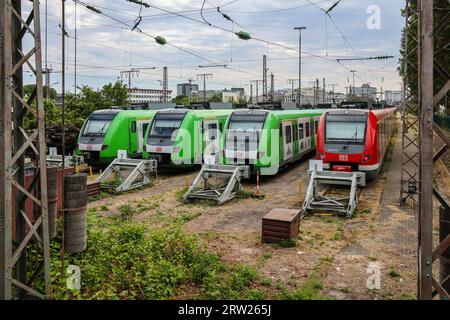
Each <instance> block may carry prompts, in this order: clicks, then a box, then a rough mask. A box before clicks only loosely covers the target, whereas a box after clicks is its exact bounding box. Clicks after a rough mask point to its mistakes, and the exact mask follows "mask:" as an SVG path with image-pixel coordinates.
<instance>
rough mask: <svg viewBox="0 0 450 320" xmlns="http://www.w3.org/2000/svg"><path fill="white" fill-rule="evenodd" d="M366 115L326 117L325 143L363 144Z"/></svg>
mask: <svg viewBox="0 0 450 320" xmlns="http://www.w3.org/2000/svg"><path fill="white" fill-rule="evenodd" d="M366 123H367V116H366V115H353V116H352V115H327V117H326V125H325V138H326V142H328V143H334V142H345V143H355V144H358V143H363V142H364V139H365V135H366Z"/></svg>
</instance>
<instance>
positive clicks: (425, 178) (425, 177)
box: [419, 0, 434, 300]
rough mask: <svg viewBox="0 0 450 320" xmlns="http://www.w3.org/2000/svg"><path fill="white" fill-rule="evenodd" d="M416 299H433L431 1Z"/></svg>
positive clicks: (424, 63) (424, 41)
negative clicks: (417, 291)
mask: <svg viewBox="0 0 450 320" xmlns="http://www.w3.org/2000/svg"><path fill="white" fill-rule="evenodd" d="M419 3H420V7H419V17H420V19H419V21H420V35H419V36H420V38H421V46H420V47H419V50H420V52H421V53H420V83H421V90H420V91H421V97H420V98H421V102H420V143H421V148H420V194H419V238H420V241H419V281H420V284H419V298H420V299H426V300H429V299H432V278H433V274H432V255H433V237H432V236H433V177H432V176H433V96H434V95H433V68H434V59H433V52H434V50H433V43H434V41H433V39H434V36H433V31H434V30H433V1H423V0H420V1H419Z"/></svg>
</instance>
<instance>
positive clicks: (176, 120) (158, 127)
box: [148, 113, 185, 141]
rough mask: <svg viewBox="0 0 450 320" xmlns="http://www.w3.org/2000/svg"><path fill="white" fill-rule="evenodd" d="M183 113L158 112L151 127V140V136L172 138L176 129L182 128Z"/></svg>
mask: <svg viewBox="0 0 450 320" xmlns="http://www.w3.org/2000/svg"><path fill="white" fill-rule="evenodd" d="M184 115H185V114H184V113H182V114H157V115H156V116H155V120H154V121H153V123H152V127H151V129H150V134H149V139H148V140H149V141H150V140H151V138H171V137H172V135H173V134H174V132H175V131H176V130H178V129H179V128H180V125H181V122H182V121H183V118H184Z"/></svg>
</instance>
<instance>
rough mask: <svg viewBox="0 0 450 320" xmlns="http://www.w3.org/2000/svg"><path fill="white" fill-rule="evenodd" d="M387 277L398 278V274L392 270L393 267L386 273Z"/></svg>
mask: <svg viewBox="0 0 450 320" xmlns="http://www.w3.org/2000/svg"><path fill="white" fill-rule="evenodd" d="M388 275H389V276H390V277H392V278H399V277H400V273H398V272H397V270H395V269H394V267H391V268H390V269H389V271H388Z"/></svg>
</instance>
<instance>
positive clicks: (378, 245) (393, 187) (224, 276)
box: [81, 122, 448, 299]
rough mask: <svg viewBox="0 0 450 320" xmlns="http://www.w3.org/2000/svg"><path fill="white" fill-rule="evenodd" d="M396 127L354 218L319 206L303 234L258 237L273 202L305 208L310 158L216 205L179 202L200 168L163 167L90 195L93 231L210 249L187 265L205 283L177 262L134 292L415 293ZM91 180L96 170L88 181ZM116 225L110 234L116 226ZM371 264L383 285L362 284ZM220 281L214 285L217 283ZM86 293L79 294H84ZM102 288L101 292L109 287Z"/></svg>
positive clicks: (411, 221)
mask: <svg viewBox="0 0 450 320" xmlns="http://www.w3.org/2000/svg"><path fill="white" fill-rule="evenodd" d="M398 126H399V122H397V127H398ZM395 132H396V133H395V134H394V136H393V137H392V138H391V140H390V143H389V148H388V153H387V159H386V163H385V164H384V167H383V169H382V171H381V173H380V177H379V178H378V179H377V180H374V181H371V182H369V183H368V184H367V186H366V187H364V188H363V189H361V191H360V194H359V204H358V207H357V210H356V211H355V212H354V214H353V216H352V217H351V218H350V219H345V217H342V216H341V217H339V216H336V215H334V214H330V213H326V212H315V214H313V215H308V216H306V217H305V218H304V219H303V220H302V221H301V223H300V234H299V236H298V237H296V238H294V239H290V240H289V241H284V242H281V243H278V244H263V243H261V219H262V218H263V216H264V215H266V214H267V213H268V212H269V211H270V210H271V209H272V208H276V207H280V208H297V209H299V208H301V205H302V203H303V200H304V192H301V191H300V190H299V181H301V183H302V185H303V186H304V187H303V188H302V189H303V191H305V188H306V186H307V184H308V175H307V170H308V161H307V159H308V158H309V157H310V156H308V157H306V158H305V159H303V160H300V161H298V162H296V163H293V164H290V165H288V166H287V167H286V168H284V169H283V170H282V171H281V172H280V174H279V175H277V176H273V177H264V178H262V179H261V182H260V184H261V186H260V193H261V194H262V195H261V196H256V195H255V194H256V180H255V178H252V179H248V180H244V182H243V190H242V192H240V193H239V194H238V195H237V197H236V198H235V199H234V200H232V201H231V202H229V203H226V204H224V205H222V206H217V205H216V204H215V203H214V202H212V201H208V200H200V202H197V201H196V202H192V203H189V204H184V202H183V198H182V195H183V194H184V192H185V191H186V182H187V181H189V182H192V180H193V179H194V178H195V176H196V174H197V172H198V171H197V170H196V169H191V170H188V171H183V172H175V173H173V172H170V170H162V171H161V172H160V173H159V179H158V180H155V181H154V182H152V184H151V186H148V187H143V188H141V189H137V190H134V191H130V192H125V193H121V194H115V195H109V194H106V193H102V194H101V195H100V196H97V197H94V198H91V200H90V202H89V204H88V212H89V216H90V219H89V227H90V229H89V235H91V234H93V233H94V234H95V233H97V232H98V233H100V234H101V233H102V232H106V231H105V230H104V228H106V227H107V226H111V225H113V226H114V228H117V226H116V224H119V225H121V227H120V228H123V227H124V225H128V227H131V226H133V228H136V229H130V230H131V231H130V230H128V232H131V233H133V232H137V231H136V230H140V231H143V234H144V237H146V238H147V237H150V238H153V237H156V238H158V235H160V234H165V235H167V236H168V238H167V239H169V240H168V243H164V242H161V244H160V245H162V246H163V248H159V249H160V250H164V252H165V253H166V254H167V250H169V251H170V250H175V248H177V249H178V250H181V251H182V252H183V250H190V248H183V246H185V245H187V243H188V244H189V246H190V245H192V244H191V242H190V241H194V242H195V243H197V244H196V245H198V246H200V247H201V248H204V250H206V251H205V252H206V253H209V254H210V255H211V256H210V257H202V258H200V259H202V260H201V261H199V262H194V261H195V259H199V257H190V258H192V259H193V260H194V261H189V262H187V263H189V264H191V263H194V264H195V263H200V264H201V268H202V271H201V272H202V273H203V274H202V275H196V277H197V276H199V277H201V279H196V280H195V279H192V278H191V277H190V276H187V275H184V276H183V275H181V274H182V273H183V271H181V270H182V269H183V263H186V262H183V261H176V262H175V263H173V265H171V268H172V267H175V268H180V270H172V269H170V268H169V269H167V270H166V272H167V274H166V276H167V277H169V279H162V280H161V281H168V283H164V285H167V284H169V283H170V285H169V286H168V288H167V291H166V292H164V293H163V292H156V291H155V292H152V293H148V292H145V290H144V291H143V292H142V293H140V294H137V295H136V296H135V297H139V296H140V297H141V298H154V297H157V298H170V299H190V298H250V299H258V298H263V299H267V298H272V299H277V298H278V299H415V297H414V295H415V290H416V283H417V270H416V269H417V266H416V264H417V263H416V259H417V256H416V251H415V247H416V243H417V238H416V237H417V235H416V234H417V232H416V229H417V222H416V217H415V216H414V214H413V213H412V212H411V210H410V208H407V209H405V208H402V207H400V206H399V205H398V198H399V195H400V190H399V188H400V187H399V174H400V166H399V162H400V159H399V157H400V155H401V153H400V148H401V145H400V143H401V139H400V133H399V131H398V130H396V131H395ZM311 157H312V155H311ZM436 170H438V172H437V174H436V179H437V180H439V182H440V183H448V171H446V168H445V166H444V165H443V164H440V165H439V166H438V167H437V169H436ZM95 177H96V175H95V174H94V176H93V177H91V178H90V179H92V180H93V179H95ZM447 190H448V189H447ZM100 221H101V222H100ZM118 221H120V222H118ZM122 224H124V225H122ZM128 227H127V228H128ZM120 228H119V229H114V230H119V231H120V232H121V229H120ZM140 228H142V230H141V229H140ZM108 232H110V231H108ZM178 232H181V233H180V234H179V233H178ZM137 233H139V232H137ZM97 236H98V235H96V236H94V239H96V238H97ZM114 236H116V235H114ZM127 236H129V237H130V239H129V240H128V241H131V242H132V241H135V240H136V239H134V237H133V234H128V235H127ZM134 236H135V235H134ZM171 237H173V238H171ZM191 237H192V238H191ZM89 238H90V237H88V239H89ZM170 239H171V240H170ZM159 240H161V239H159ZM152 241H156V240H153V239H152ZM171 241H173V242H171ZM171 246H174V247H173V248H172V247H171ZM87 250H88V252H87V253H83V255H87V256H90V255H91V254H93V253H89V250H98V248H97V245H93V246H92V248H91V249H90V248H89V246H88V249H87ZM198 250H199V251H201V250H200V249H198ZM202 250H203V249H202ZM201 252H203V251H201ZM206 253H205V254H206ZM174 254H175V253H174ZM191 254H192V253H191ZM183 258H186V257H183ZM183 258H181V257H180V258H179V257H177V258H175V259H176V260H178V259H183ZM165 259H170V258H168V257H165ZM203 259H204V260H203ZM216 259H217V260H216ZM99 262H101V261H99ZM371 263H376V264H377V265H379V266H380V269H381V288H380V289H379V290H370V289H368V287H367V279H368V268H369V265H370V264H371ZM219 264H220V266H219ZM95 267H96V268H100V266H95ZM124 267H125V266H120V265H119V266H118V268H119V269H120V268H124ZM132 268H133V267H132ZM122 272H125V270H122ZM178 272H181V274H179V273H178ZM172 277H174V278H172ZM218 279H221V280H220V281H219V282H220V283H216V281H218ZM92 281H93V282H94V283H95V280H94V279H92ZM102 281H104V280H102ZM110 281H111V286H113V287H114V286H116V285H118V284H117V283H115V279H114V277H112V278H110ZM140 281H142V282H143V283H144V282H145V281H144V280H140ZM137 282H138V283H135V284H134V285H136V286H137V287H139V286H140V285H141V284H140V283H139V281H137ZM94 283H93V284H94ZM106 283H108V281H107V280H106ZM97 285H100V283H98V284H97ZM113 292H114V293H113ZM87 294H88V293H86V292H84V293H82V295H81V296H82V297H88V296H87ZM104 294H105V295H106V296H107V292H105V293H104ZM110 294H111V295H116V294H117V288H111V292H110ZM122 294H123V295H124V297H123V298H126V297H127V295H132V293H131V292H123V293H122ZM119 298H120V297H119Z"/></svg>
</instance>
